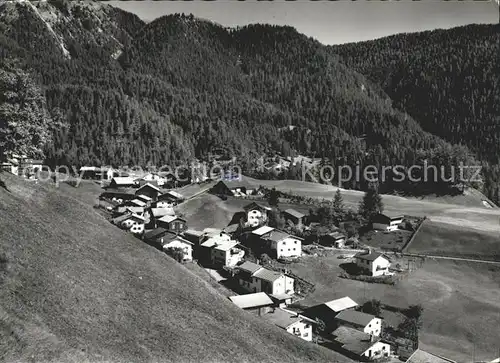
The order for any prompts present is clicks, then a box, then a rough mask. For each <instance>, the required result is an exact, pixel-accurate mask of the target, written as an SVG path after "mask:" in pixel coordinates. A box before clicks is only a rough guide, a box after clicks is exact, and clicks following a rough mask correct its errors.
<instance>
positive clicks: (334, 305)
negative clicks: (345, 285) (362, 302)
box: [325, 296, 358, 313]
mask: <svg viewBox="0 0 500 363" xmlns="http://www.w3.org/2000/svg"><path fill="white" fill-rule="evenodd" d="M325 305H326V306H327V307H329V308H330V309H332V310H333V311H334V312H336V313H338V312H341V311H342V310H346V309H351V308H355V307H356V306H358V304H357V303H356V302H355V301H354V300H353V299H351V298H350V297H348V296H346V297H343V298H340V299H336V300H332V301H328V302H326V303H325Z"/></svg>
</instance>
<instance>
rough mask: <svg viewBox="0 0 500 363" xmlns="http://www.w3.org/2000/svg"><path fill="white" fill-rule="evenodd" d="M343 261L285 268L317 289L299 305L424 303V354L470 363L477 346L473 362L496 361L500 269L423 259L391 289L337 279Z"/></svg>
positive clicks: (307, 261) (314, 260)
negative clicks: (347, 299)
mask: <svg viewBox="0 0 500 363" xmlns="http://www.w3.org/2000/svg"><path fill="white" fill-rule="evenodd" d="M345 262H346V260H341V259H337V257H336V256H335V255H331V256H327V257H312V256H306V257H304V258H303V259H302V261H300V262H297V263H293V264H290V265H286V266H287V268H290V269H291V270H292V272H294V273H295V274H297V275H299V276H301V277H303V278H304V279H306V280H307V281H309V282H312V283H314V284H315V285H316V289H315V291H314V292H313V293H312V294H311V295H309V296H308V297H307V298H306V299H305V300H303V301H301V302H300V303H301V304H302V305H305V306H311V305H314V304H317V303H321V302H325V301H329V300H332V299H335V298H340V297H343V296H350V297H351V298H353V299H354V300H355V301H356V302H358V304H362V303H363V302H364V301H366V300H369V299H372V298H375V299H380V300H381V301H382V302H383V303H386V304H389V305H393V306H399V307H405V306H408V305H410V304H422V306H423V307H424V317H423V319H424V326H423V329H422V331H421V335H420V341H421V347H422V348H423V349H425V350H429V351H431V352H433V353H436V354H442V355H444V356H446V357H449V358H451V359H454V360H458V361H468V359H470V357H471V354H472V350H473V344H475V346H476V358H477V360H491V359H493V358H494V357H495V354H496V353H497V349H498V344H499V343H498V342H499V341H500V330H499V329H498V326H500V266H490V265H487V264H480V263H466V262H454V261H434V260H431V259H427V260H426V262H425V263H424V265H423V267H421V268H420V269H418V270H416V271H414V272H412V273H411V274H410V275H409V277H408V278H407V279H404V280H402V281H400V282H399V283H398V284H397V285H395V286H391V285H385V284H372V283H365V282H360V281H353V280H347V279H342V278H339V277H338V274H339V273H340V272H341V271H342V268H341V267H340V264H342V263H345Z"/></svg>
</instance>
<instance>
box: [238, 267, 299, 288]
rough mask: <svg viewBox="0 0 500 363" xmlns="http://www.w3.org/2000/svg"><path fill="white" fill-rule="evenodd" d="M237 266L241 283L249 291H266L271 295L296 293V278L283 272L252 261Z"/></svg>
mask: <svg viewBox="0 0 500 363" xmlns="http://www.w3.org/2000/svg"><path fill="white" fill-rule="evenodd" d="M237 267H238V271H239V272H238V281H239V285H240V286H241V287H242V288H243V289H244V290H246V291H248V292H265V293H267V294H270V295H284V294H287V295H292V294H294V293H295V289H294V288H295V287H294V284H295V280H294V279H293V278H292V277H290V276H287V275H286V274H284V273H282V272H277V271H272V270H268V269H266V268H264V267H262V266H260V265H257V264H255V263H253V262H250V261H245V262H244V263H243V264H241V265H239V266H237Z"/></svg>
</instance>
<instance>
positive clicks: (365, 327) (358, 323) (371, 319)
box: [335, 310, 382, 337]
mask: <svg viewBox="0 0 500 363" xmlns="http://www.w3.org/2000/svg"><path fill="white" fill-rule="evenodd" d="M335 320H336V322H337V324H338V325H342V326H349V327H351V328H354V329H358V330H359V331H362V332H363V333H366V334H370V335H374V336H377V337H378V336H379V335H380V333H381V332H382V319H380V318H377V317H376V316H373V315H371V314H367V313H363V312H361V311H355V310H343V311H341V312H340V313H339V314H337V316H336V317H335Z"/></svg>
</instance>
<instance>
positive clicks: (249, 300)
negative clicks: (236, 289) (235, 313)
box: [229, 292, 274, 316]
mask: <svg viewBox="0 0 500 363" xmlns="http://www.w3.org/2000/svg"><path fill="white" fill-rule="evenodd" d="M229 300H231V301H232V302H233V304H235V305H236V306H237V307H239V308H240V309H243V310H246V311H249V312H251V313H254V314H257V315H259V316H260V315H262V314H265V313H267V312H268V311H270V310H272V309H273V305H274V302H273V300H271V298H270V297H269V296H268V295H267V294H266V293H265V292H256V293H254V294H245V295H236V296H230V297H229Z"/></svg>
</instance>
